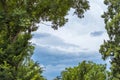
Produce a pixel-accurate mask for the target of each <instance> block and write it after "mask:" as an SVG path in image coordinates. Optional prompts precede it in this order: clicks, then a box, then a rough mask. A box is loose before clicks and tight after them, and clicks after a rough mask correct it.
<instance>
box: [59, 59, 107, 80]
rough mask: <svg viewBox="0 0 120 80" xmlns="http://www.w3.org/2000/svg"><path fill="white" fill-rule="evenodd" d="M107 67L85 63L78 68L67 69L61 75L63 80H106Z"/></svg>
mask: <svg viewBox="0 0 120 80" xmlns="http://www.w3.org/2000/svg"><path fill="white" fill-rule="evenodd" d="M106 74H108V71H106V66H105V65H102V64H95V63H93V62H90V61H88V62H86V61H83V62H81V63H79V65H78V66H75V67H73V68H66V69H65V70H64V71H62V73H61V80H106V79H107V77H106Z"/></svg>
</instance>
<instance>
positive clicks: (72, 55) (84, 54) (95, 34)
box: [31, 0, 109, 80]
mask: <svg viewBox="0 0 120 80" xmlns="http://www.w3.org/2000/svg"><path fill="white" fill-rule="evenodd" d="M89 2H90V6H91V7H90V10H89V11H87V12H86V13H85V17H84V18H83V19H79V18H77V16H75V15H74V16H73V12H74V10H73V9H71V10H70V11H69V12H68V14H69V15H67V16H66V17H67V18H69V21H68V23H66V24H65V25H64V26H63V27H61V28H59V29H58V30H53V29H52V28H51V27H50V26H46V25H44V24H38V26H39V29H38V30H37V31H36V32H34V36H33V39H32V40H31V41H32V43H34V44H35V47H36V48H35V51H34V55H33V56H32V59H34V60H35V61H38V62H39V63H40V64H41V66H43V67H44V70H45V71H44V73H43V75H44V76H45V77H46V78H47V79H48V80H53V78H55V77H56V76H59V75H60V72H61V71H62V70H64V69H65V68H66V67H72V66H75V65H77V64H78V63H79V62H81V61H83V60H91V61H93V62H96V63H107V64H108V65H109V60H107V61H103V60H102V59H101V55H100V53H99V48H100V45H101V44H102V43H103V40H107V39H108V36H107V33H106V30H105V28H104V21H103V19H102V18H101V14H102V13H103V12H104V11H105V10H106V6H105V5H104V4H103V0H89ZM44 23H45V24H49V25H50V22H44Z"/></svg>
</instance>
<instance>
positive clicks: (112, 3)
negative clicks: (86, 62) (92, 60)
mask: <svg viewBox="0 0 120 80" xmlns="http://www.w3.org/2000/svg"><path fill="white" fill-rule="evenodd" d="M104 3H105V4H106V5H107V6H108V11H106V12H104V14H103V15H102V17H103V18H104V21H105V24H106V25H105V28H106V30H107V33H108V36H109V40H107V41H104V44H103V45H101V48H100V53H101V54H102V56H103V59H106V58H108V57H111V71H112V75H113V77H114V79H115V80H120V0H104ZM114 79H113V80H114Z"/></svg>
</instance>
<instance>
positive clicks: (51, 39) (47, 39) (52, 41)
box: [33, 33, 79, 48]
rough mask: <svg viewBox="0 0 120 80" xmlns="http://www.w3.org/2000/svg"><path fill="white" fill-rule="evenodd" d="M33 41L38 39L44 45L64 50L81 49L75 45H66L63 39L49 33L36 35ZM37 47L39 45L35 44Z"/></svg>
mask: <svg viewBox="0 0 120 80" xmlns="http://www.w3.org/2000/svg"><path fill="white" fill-rule="evenodd" d="M33 39H38V40H39V43H40V44H42V45H49V46H54V47H56V46H60V47H64V48H68V47H79V46H77V45H74V44H70V43H66V42H64V41H63V40H62V39H61V38H59V37H57V36H54V35H52V34H48V33H40V34H38V33H37V34H34V36H33ZM35 44H36V45H37V43H35Z"/></svg>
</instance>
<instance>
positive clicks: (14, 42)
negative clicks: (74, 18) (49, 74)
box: [0, 0, 89, 80]
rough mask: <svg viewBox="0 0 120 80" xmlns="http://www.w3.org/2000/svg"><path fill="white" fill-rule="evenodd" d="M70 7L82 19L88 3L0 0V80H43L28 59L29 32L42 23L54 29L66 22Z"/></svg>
mask: <svg viewBox="0 0 120 80" xmlns="http://www.w3.org/2000/svg"><path fill="white" fill-rule="evenodd" d="M71 8H73V9H75V12H74V14H77V15H78V17H79V18H82V17H83V14H84V12H85V11H86V10H88V9H89V5H88V1H86V0H52V1H51V0H0V71H1V72H0V80H43V78H42V77H41V71H42V70H41V68H40V67H38V65H36V63H34V62H33V61H32V60H31V56H32V54H33V50H34V47H33V45H32V44H31V42H30V39H31V38H32V35H31V32H33V31H36V30H37V28H38V27H37V26H36V23H41V22H42V21H51V22H52V27H53V28H54V29H58V27H61V26H63V25H64V24H65V23H66V22H67V20H68V19H66V18H65V16H66V15H67V14H68V11H69V10H70V9H71ZM39 73H40V74H39Z"/></svg>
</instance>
